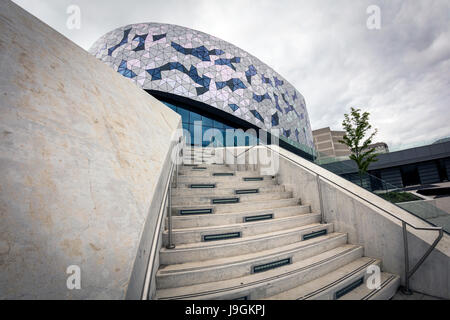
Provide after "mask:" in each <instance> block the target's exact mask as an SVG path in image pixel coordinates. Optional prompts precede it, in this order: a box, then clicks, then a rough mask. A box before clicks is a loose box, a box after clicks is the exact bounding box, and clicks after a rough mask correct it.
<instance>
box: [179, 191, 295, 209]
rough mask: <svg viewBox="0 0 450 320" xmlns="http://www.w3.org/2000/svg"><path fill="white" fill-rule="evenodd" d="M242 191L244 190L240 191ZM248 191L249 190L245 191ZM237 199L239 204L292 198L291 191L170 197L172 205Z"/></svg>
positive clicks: (192, 204) (190, 204) (206, 203)
mask: <svg viewBox="0 0 450 320" xmlns="http://www.w3.org/2000/svg"><path fill="white" fill-rule="evenodd" d="M242 190H244V189H242ZM245 190H250V189H247V188H246V189H245ZM235 198H239V202H240V203H247V202H255V201H262V200H279V199H288V198H292V191H282V192H280V191H279V192H270V193H250V194H232V195H224V196H221V195H197V196H177V197H172V205H174V206H177V205H186V206H196V205H209V204H212V203H213V201H215V200H216V199H219V200H220V199H235Z"/></svg>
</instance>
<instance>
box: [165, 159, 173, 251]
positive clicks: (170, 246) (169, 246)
mask: <svg viewBox="0 0 450 320" xmlns="http://www.w3.org/2000/svg"><path fill="white" fill-rule="evenodd" d="M172 172H173V166H172ZM170 179H172V173H171V177H170ZM167 197H168V199H167V210H169V211H168V212H167V227H168V229H169V230H168V243H167V246H166V248H167V249H175V245H174V244H173V239H172V187H171V186H170V184H169V190H168V191H167Z"/></svg>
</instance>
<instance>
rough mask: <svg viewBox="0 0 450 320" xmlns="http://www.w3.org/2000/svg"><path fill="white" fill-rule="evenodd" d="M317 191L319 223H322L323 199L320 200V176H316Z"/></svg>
mask: <svg viewBox="0 0 450 320" xmlns="http://www.w3.org/2000/svg"><path fill="white" fill-rule="evenodd" d="M316 181H317V189H318V191H319V206H320V223H324V218H323V217H324V212H323V199H322V188H321V186H320V175H318V174H317V175H316Z"/></svg>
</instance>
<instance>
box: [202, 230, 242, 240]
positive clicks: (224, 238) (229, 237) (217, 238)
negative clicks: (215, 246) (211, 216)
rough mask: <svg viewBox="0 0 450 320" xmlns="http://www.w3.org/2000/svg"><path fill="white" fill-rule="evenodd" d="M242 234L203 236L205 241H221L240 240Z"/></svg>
mask: <svg viewBox="0 0 450 320" xmlns="http://www.w3.org/2000/svg"><path fill="white" fill-rule="evenodd" d="M240 237H241V232H230V233H222V234H210V235H205V236H203V237H202V238H203V241H219V240H228V239H235V238H240Z"/></svg>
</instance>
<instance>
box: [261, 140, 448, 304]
mask: <svg viewBox="0 0 450 320" xmlns="http://www.w3.org/2000/svg"><path fill="white" fill-rule="evenodd" d="M263 147H266V148H267V149H269V150H271V151H272V152H275V153H277V154H278V155H279V156H281V157H283V158H284V159H286V160H288V161H290V162H292V163H295V164H296V165H298V166H300V167H302V168H303V169H305V170H307V171H309V172H311V173H312V174H315V175H316V176H317V177H318V178H317V183H318V184H319V185H320V178H322V179H324V180H327V181H328V182H330V183H332V184H334V185H336V186H338V187H340V188H342V189H344V190H345V191H347V192H349V193H351V194H353V195H354V196H356V197H358V198H359V199H361V200H363V201H365V202H367V203H369V204H371V205H372V206H374V207H376V208H378V209H380V210H382V211H384V212H385V213H387V214H388V215H390V216H391V217H394V218H395V219H397V220H400V221H401V223H402V233H403V249H404V258H405V286H404V288H403V290H402V291H403V293H404V294H407V295H411V294H412V291H411V290H410V288H409V281H410V279H411V277H412V276H413V275H414V273H415V272H416V271H417V269H419V267H420V266H421V265H422V264H423V262H424V261H425V260H426V259H427V258H428V256H429V255H430V254H431V252H432V251H433V250H434V248H436V246H437V244H438V243H439V241H440V240H441V239H442V237H443V235H444V232H443V228H442V227H417V226H414V225H412V224H410V223H409V222H406V221H405V220H403V219H402V218H400V217H398V216H396V215H394V214H392V213H391V212H389V211H387V210H386V209H384V208H382V207H380V206H378V205H376V204H374V203H373V202H371V201H369V200H367V199H365V198H363V197H361V196H360V195H358V194H356V193H355V192H353V191H351V190H349V189H347V188H345V187H343V186H341V185H340V184H338V183H337V182H334V181H332V180H330V179H328V178H327V177H324V176H323V175H321V174H319V173H316V172H313V171H311V170H310V169H309V168H307V167H305V166H304V165H302V164H301V163H298V162H297V161H295V160H292V159H290V158H288V157H286V156H284V155H282V154H280V153H279V152H277V151H276V150H273V149H272V148H271V147H269V146H267V145H264V146H263ZM319 192H320V194H319V196H320V199H322V194H321V193H322V191H321V190H320V188H319ZM320 201H321V202H322V200H320ZM320 205H321V207H322V203H321V204H320ZM322 215H323V213H322ZM407 226H409V227H411V228H413V229H415V230H423V231H434V232H438V233H439V234H438V236H437V238H436V239H435V240H434V242H433V243H432V244H431V245H430V247H429V248H428V250H427V251H426V252H425V253H424V255H423V256H422V257H421V258H420V259H419V261H418V262H417V263H416V264H415V265H414V267H413V268H412V269H411V270H410V269H409V251H408V230H407Z"/></svg>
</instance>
